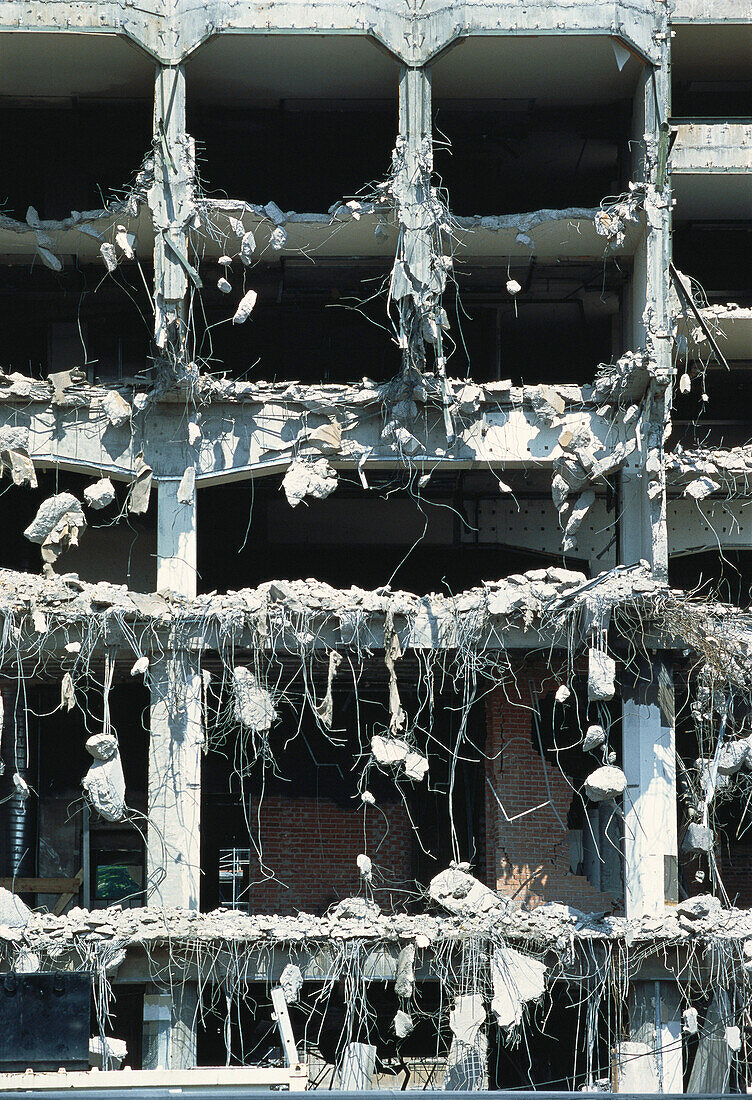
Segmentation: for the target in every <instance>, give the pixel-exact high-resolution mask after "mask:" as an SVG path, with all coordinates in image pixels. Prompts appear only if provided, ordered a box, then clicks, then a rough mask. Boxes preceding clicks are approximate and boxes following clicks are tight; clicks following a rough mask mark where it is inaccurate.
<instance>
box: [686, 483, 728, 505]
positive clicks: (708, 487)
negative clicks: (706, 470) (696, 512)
mask: <svg viewBox="0 0 752 1100" xmlns="http://www.w3.org/2000/svg"><path fill="white" fill-rule="evenodd" d="M720 487H721V486H720V485H719V483H718V482H717V481H713V479H712V478H710V477H698V478H696V479H695V480H694V481H690V483H689V485H688V486H687V487H686V489H685V490H684V496H685V497H693V498H694V499H695V500H705V498H706V497H709V496H710V495H711V494H712V493H717V492H718V490H719V489H720Z"/></svg>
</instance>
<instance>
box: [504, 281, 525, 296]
mask: <svg viewBox="0 0 752 1100" xmlns="http://www.w3.org/2000/svg"><path fill="white" fill-rule="evenodd" d="M521 290H522V287H521V286H520V284H519V283H518V282H517V280H516V279H507V294H512V295H515V294H519V293H520V291H521Z"/></svg>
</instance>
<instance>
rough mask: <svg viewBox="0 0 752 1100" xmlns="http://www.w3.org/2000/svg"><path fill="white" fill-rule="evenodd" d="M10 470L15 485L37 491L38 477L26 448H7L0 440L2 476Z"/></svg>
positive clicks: (0, 472)
mask: <svg viewBox="0 0 752 1100" xmlns="http://www.w3.org/2000/svg"><path fill="white" fill-rule="evenodd" d="M27 434H28V433H27ZM8 469H9V470H10V476H11V479H12V481H13V484H14V485H18V486H19V487H21V486H26V487H28V488H29V489H36V487H37V475H36V471H35V470H34V463H33V462H32V461H31V459H30V458H29V453H28V450H27V449H26V447H8V448H6V447H3V446H2V440H0V475H2V474H4V473H5V471H6V470H8Z"/></svg>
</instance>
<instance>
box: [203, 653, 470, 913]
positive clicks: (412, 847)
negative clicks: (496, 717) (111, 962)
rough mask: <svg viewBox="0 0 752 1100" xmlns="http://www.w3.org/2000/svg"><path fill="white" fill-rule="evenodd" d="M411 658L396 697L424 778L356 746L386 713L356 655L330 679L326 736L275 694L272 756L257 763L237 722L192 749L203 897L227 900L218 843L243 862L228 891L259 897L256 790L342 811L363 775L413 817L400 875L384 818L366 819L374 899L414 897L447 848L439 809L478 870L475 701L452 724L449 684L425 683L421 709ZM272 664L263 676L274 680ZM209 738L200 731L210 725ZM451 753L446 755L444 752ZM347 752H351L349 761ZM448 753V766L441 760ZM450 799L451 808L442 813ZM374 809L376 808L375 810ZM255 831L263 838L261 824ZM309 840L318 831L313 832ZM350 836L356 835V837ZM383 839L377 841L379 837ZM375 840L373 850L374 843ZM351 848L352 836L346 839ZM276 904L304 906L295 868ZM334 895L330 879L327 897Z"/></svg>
mask: <svg viewBox="0 0 752 1100" xmlns="http://www.w3.org/2000/svg"><path fill="white" fill-rule="evenodd" d="M418 674H419V673H418V668H417V666H416V664H415V662H414V660H412V659H410V658H407V657H406V658H405V659H404V660H403V661H402V662H401V663H400V666H399V670H398V681H399V687H400V694H401V698H402V705H403V707H404V709H405V711H406V713H407V714H408V715H409V716H411V719H415V721H416V728H415V731H414V732H415V740H416V744H417V749H418V751H420V752H424V753H428V754H429V756H430V771H429V774H428V776H427V777H426V779H425V780H424V781H421V782H412V781H410V780H399V779H397V780H395V779H394V778H393V777H392V776H390V775H388V774H385V773H384V772H382V771H381V770H380V769H379V768H378V767H377V766H376V765H375V764H374V763H373V762H372V761H371V760H370V755H369V750H368V746H369V744H370V739H371V737H372V736H374V735H376V734H380V735H383V734H384V733H385V732H386V729H387V727H388V721H389V708H388V689H387V687H386V685H385V684H384V675H385V674H384V666H383V662H382V661H380V660H379V659H378V658H376V659H375V660H374V662H370V663H368V664H367V665H366V666H365V668H364V670H363V672H362V674H361V675H360V676H359V678H358V688H357V692H356V690H355V689H354V686H353V683H352V679H351V677H349V676H347V677H343V678H342V679H343V680H344V681H345V682H346V680H349V681H350V683H349V685H348V686H343V687H340V688H335V691H334V697H333V698H334V726H333V731H332V735H331V736H325V735H323V734H322V732H321V730H320V728H319V727H318V726H317V725H316V722H315V719H314V716H313V715H312V714H311V711H310V709H309V708H308V707H307V706H305V704H304V701H303V700H302V699H301V700H299V705H296V706H293V705H292V703H290V702H284V701H283V702H282V705H281V708H280V719H281V720H280V722H279V723H277V724H275V725H274V726H273V728H272V730H271V733H270V735H269V745H270V748H271V753H272V756H273V761H274V763H273V766H267V768H266V769H264V768H263V767H262V763H261V760H260V759H258V758H256V759H254V758H252V755H251V754H249V753H248V749H249V746H248V745H246V744H245V741H244V738H243V737H242V736H241V734H240V733H239V732H238V731H237V730H233V731H232V733H231V734H230V735H229V736H228V737H227V738H226V739H223V740H222V741H221V742H220V743H219V744H216V743H215V747H214V750H213V751H211V752H209V753H208V755H207V756H206V758H205V761H204V769H203V780H202V782H203V787H202V796H203V799H204V811H203V813H202V818H203V822H204V826H203V828H202V856H201V863H202V868H203V871H204V875H203V879H202V899H201V904H202V908H203V909H207V910H211V909H213V908H215V907H216V906H217V905H218V904H222V905H229V904H230V901H229V897H228V895H227V894H226V893H225V892H220V891H221V885H220V884H221V872H220V861H221V850H222V849H229V848H240V849H248V848H249V846H250V849H251V851H250V868H249V872H248V885H247V886H246V885H245V882H244V888H243V889H241V890H240V891H238V892H237V894H238V896H237V900H238V901H239V902H240V903H241V904H243V903H245V904H246V905H247V904H250V908H251V911H255V910H258V909H259V908H260V907H261V908H263V904H264V902H263V894H259V893H258V891H257V890H254V887H255V886H260V885H263V879H264V876H265V875H268V874H270V873H272V872H274V873H284V871H283V869H282V868H279V867H274V866H273V865H270V863H269V860H268V858H267V857H266V856H265V855H264V843H263V840H264V833H265V830H264V827H263V825H262V826H261V827H259V822H260V821H262V819H263V799H265V798H266V799H275V798H282V799H284V800H285V803H284V805H285V806H286V807H289V811H290V812H292V809H293V807H294V805H295V801H296V800H298V799H306V800H322V801H323V800H325V801H327V802H331V803H334V805H335V806H336V807H337V808H338V809H339V811H341V812H342V813H344V814H353V815H361V814H362V811H363V806H362V803H361V801H360V791H361V790H362V789H364V788H365V787H367V789H368V790H369V791H370V792H371V794H373V796H374V797H375V800H376V805H377V807H379V809H378V810H377V811H376V813H377V815H379V814H381V811H382V810H384V809H387V810H388V808H389V807H390V806H392V807H399V806H400V805H401V803H402V800H403V799H404V800H405V802H406V805H407V806H408V808H409V814H410V819H411V820H412V821H413V822H414V823H415V825H414V828H415V830H416V831H415V832H414V831H413V829H412V828H411V830H410V835H409V839H408V851H407V852H406V853H405V854H406V855H407V856H408V862H409V864H410V878H409V880H408V881H404V880H402V879H401V878H400V877H399V876H398V875H396V874H395V867H394V866H393V865H392V857H390V853H389V845H388V843H387V841H388V838H389V832H390V829H389V825H388V823H387V822H386V820H385V821H384V824H383V825H382V824H381V823H380V821H379V822H378V828H377V835H378V839H377V841H376V843H375V846H374V847H373V848H371V847H369V854H370V856H371V857H372V859H373V862H374V865H376V866H378V876H377V877H376V878H375V880H374V891H375V897H376V900H377V901H378V904H379V905H380V906H381V908H382V909H384V910H389V909H391V908H393V907H397V908H401V907H403V906H405V905H406V906H408V907H410V906H411V905H417V907H418V908H419V909H420V908H421V906H423V905H424V902H423V900H422V899H421V898H420V897H419V894H418V893H417V892H416V882H417V883H418V884H420V885H421V886H427V884H428V882H429V881H430V879H431V878H432V877H433V876H434V875H435V874H437V873H438V871H440V870H442V869H443V868H444V867H446V866H447V865H448V863H449V861H450V860H451V859H454V858H457V857H456V856H455V855H454V852H453V847H452V833H451V818H453V820H454V828H455V832H456V842H457V845H458V848H459V852H460V856H459V858H460V859H463V860H467V861H468V862H470V863H471V864H473V865H474V866H475V867H476V871H477V873H478V874H479V875H480V876H481V877H483V875H484V869H485V847H484V845H485V822H484V807H485V801H484V795H485V782H484V778H485V760H484V758H483V755H482V753H483V747H484V745H485V736H486V733H485V708H484V705H483V702H482V701H480V702H476V703H475V704H474V705H473V706H472V707H471V708H470V710H469V712H468V716H467V722H466V723H464V724H463V710H462V701H461V699H460V698H459V697H458V696H457V695H456V694H454V693H453V692H452V691H451V690H450V689H449V688H444V689H439V688H438V687H437V690H436V691H435V696H434V707H433V714H432V721H431V722H430V723H429V722H428V712H427V711H426V710H424V709H422V704H424V703H425V700H424V699H419V698H418V697H417V696H416V694H415V687H414V685H415V682H416V679H417V677H418ZM274 679H275V671H274V670H272V674H271V676H269V677H268V682H272V683H273V682H274ZM314 685H315V691H316V695H317V697H323V695H324V692H325V690H326V660H325V659H324V658H322V661H321V662H319V666H318V674H317V676H316V677H315V678H314ZM209 736H210V739H211V737H212V733H211V731H210V734H209ZM455 753H456V760H454V754H455ZM353 760H355V761H358V762H359V764H358V766H356V767H355V768H354V767H353ZM453 761H454V766H453ZM450 803H451V815H450V812H449V811H450ZM377 820H378V817H377ZM266 837H267V842H268V838H269V834H268V832H266ZM318 840H320V837H319V838H318ZM318 840H317V836H316V829H315V827H314V828H313V829H312V831H311V836H310V850H309V852H308V857H309V859H310V862H311V865H312V866H313V867H318V866H320V865H321V860H322V859H324V858H325V855H324V852H323V851H322V852H321V853H319V852H318V851H317V847H318ZM359 843H361V844H362V843H363V841H362V839H361V841H360V842H359ZM385 844H386V847H384V845H385ZM381 848H383V851H382V850H381ZM360 850H361V849H360V848H358V851H360ZM357 854H358V853H357V851H355V850H353V852H352V853H351V856H350V858H349V859H348V860H347V862H346V868H347V869H349V868H350V867H352V868H353V871H354V869H355V857H356V855H357ZM331 870H332V878H333V880H334V878H335V876H337V881H339V879H341V878H342V869H341V868H332V869H331ZM352 879H353V882H352V889H353V891H354V892H357V890H358V882H357V873H355V871H354V873H353V876H352ZM285 885H287V886H288V887H289V898H287V897H286V910H287V911H292V912H294V911H296V910H298V909H304V910H305V911H308V909H307V907H306V895H305V894H298V895H296V891H295V887H296V886H298V887H299V888H300V887H302V888H303V889H305V886H306V883H305V876H303V878H302V879H299V880H298V881H289V882H286V883H285ZM339 900H341V897H340V896H338V893H337V892H336V891H333V892H332V894H331V898H330V899H329V904H333V903H335V902H337V901H339Z"/></svg>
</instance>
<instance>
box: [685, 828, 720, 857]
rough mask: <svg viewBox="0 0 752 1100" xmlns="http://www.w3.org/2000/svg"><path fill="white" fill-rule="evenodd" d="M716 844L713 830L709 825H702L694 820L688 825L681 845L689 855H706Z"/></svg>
mask: <svg viewBox="0 0 752 1100" xmlns="http://www.w3.org/2000/svg"><path fill="white" fill-rule="evenodd" d="M714 846H715V837H714V836H713V830H712V829H709V828H708V826H707V825H700V824H698V823H697V822H694V821H693V822H692V823H691V824H690V825H688V826H687V831H686V833H685V834H684V837H683V839H682V845H681V847H682V851H683V852H686V853H687V855H693V856H699V855H706V854H708V853H709V852H712V851H713V848H714Z"/></svg>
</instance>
